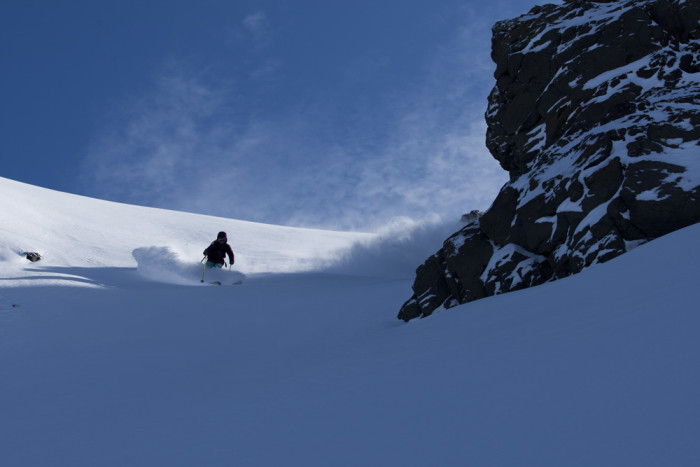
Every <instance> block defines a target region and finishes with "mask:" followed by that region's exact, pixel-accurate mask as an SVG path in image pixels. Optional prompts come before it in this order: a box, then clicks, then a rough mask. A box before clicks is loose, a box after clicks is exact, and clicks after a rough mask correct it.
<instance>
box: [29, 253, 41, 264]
mask: <svg viewBox="0 0 700 467" xmlns="http://www.w3.org/2000/svg"><path fill="white" fill-rule="evenodd" d="M26 257H27V259H28V260H29V261H31V262H32V263H36V262H37V261H39V260H40V259H41V255H40V254H39V253H37V252H35V251H28V252H26Z"/></svg>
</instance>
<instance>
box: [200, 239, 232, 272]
mask: <svg viewBox="0 0 700 467" xmlns="http://www.w3.org/2000/svg"><path fill="white" fill-rule="evenodd" d="M226 255H228V262H229V264H230V265H233V260H234V258H233V250H232V249H231V246H230V245H229V244H228V239H227V238H226V232H219V235H217V236H216V240H214V241H213V242H211V245H209V246H208V247H207V248H206V249H205V250H204V256H206V257H207V264H206V266H207V267H208V268H220V267H223V266H224V265H225V264H226Z"/></svg>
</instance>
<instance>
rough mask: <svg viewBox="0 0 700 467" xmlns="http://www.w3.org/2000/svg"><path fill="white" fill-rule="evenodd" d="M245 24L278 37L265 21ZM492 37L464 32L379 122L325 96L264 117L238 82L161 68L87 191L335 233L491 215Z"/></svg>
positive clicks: (103, 146)
mask: <svg viewBox="0 0 700 467" xmlns="http://www.w3.org/2000/svg"><path fill="white" fill-rule="evenodd" d="M244 24H245V26H246V28H248V30H249V32H250V33H251V34H259V37H258V39H260V40H261V41H262V40H264V37H265V36H266V35H268V34H269V21H268V20H267V17H266V16H265V15H264V13H256V14H254V15H250V16H248V17H247V18H246V19H245V21H244ZM488 27H489V26H487V25H486V24H484V25H483V28H488ZM488 39H489V34H488V31H484V30H483V29H482V30H475V27H474V25H471V26H470V28H466V27H465V28H464V29H462V30H460V31H457V32H456V33H455V34H454V36H453V37H452V39H451V40H450V41H449V42H448V43H445V44H444V45H443V46H442V48H441V49H440V50H438V51H436V53H435V56H434V58H433V60H432V62H431V63H429V64H427V65H426V68H425V70H426V71H425V73H424V75H423V76H422V77H421V79H420V80H418V81H416V83H415V84H414V85H413V86H412V87H410V88H406V89H401V90H400V92H393V93H390V94H391V97H387V98H386V103H385V105H386V109H384V110H385V111H384V112H383V113H382V115H381V118H380V117H377V116H376V115H372V111H373V109H372V107H371V106H369V107H367V112H366V113H363V112H362V110H361V109H362V107H354V108H353V109H350V107H352V106H351V104H350V103H348V102H345V101H343V102H333V101H332V100H331V101H329V100H328V99H327V97H328V96H326V95H319V96H317V97H316V99H315V100H311V101H310V100H308V99H306V100H304V101H303V102H301V101H300V102H297V103H295V104H290V105H289V106H288V107H285V108H283V109H280V110H279V111H278V112H275V113H266V114H265V113H259V112H256V111H251V110H250V109H248V108H245V107H241V106H240V105H239V100H238V99H237V96H236V88H235V86H220V85H216V84H212V82H211V81H209V80H207V79H205V78H204V77H202V76H199V75H196V74H193V73H191V72H190V71H189V70H188V69H187V67H186V66H172V65H171V66H168V67H165V68H164V69H163V71H162V74H161V76H160V77H159V79H157V80H156V82H155V84H154V86H153V88H152V90H151V92H149V93H146V94H144V95H142V96H138V97H137V98H135V99H134V101H133V102H132V103H131V104H129V105H127V106H125V108H123V109H121V110H119V111H118V112H117V114H118V118H117V119H116V120H115V121H113V122H112V123H111V124H109V125H105V128H104V131H103V132H102V133H101V134H100V135H99V136H98V137H96V138H95V141H94V143H93V144H92V146H91V147H90V149H89V151H88V153H87V156H86V158H85V164H84V174H85V179H86V183H88V184H89V185H90V186H91V187H92V190H91V191H92V192H93V193H95V195H96V196H102V197H106V198H110V199H115V200H119V201H124V202H129V203H135V204H144V205H152V206H160V207H166V208H172V209H180V210H187V211H195V212H201V213H206V214H213V215H219V216H224V217H234V218H239V219H246V220H253V221H261V222H271V223H281V224H292V225H307V226H317V227H327V228H338V229H359V230H374V229H376V228H378V227H380V226H382V225H385V224H386V223H388V222H390V221H391V220H392V219H394V218H396V217H401V216H405V217H410V218H413V219H421V218H428V217H431V216H435V215H439V216H442V217H443V218H458V217H459V215H460V214H462V213H464V212H468V211H469V210H471V209H485V208H487V207H488V205H489V204H490V202H491V201H492V200H493V198H494V197H495V195H496V193H497V192H498V190H499V189H500V187H501V185H502V184H503V183H504V182H505V179H506V174H505V172H503V171H502V170H501V169H500V167H499V166H498V164H497V163H496V161H495V160H494V159H493V158H492V157H491V155H490V154H489V153H488V151H487V149H486V147H485V144H484V139H485V131H486V127H485V123H484V117H483V114H484V111H485V109H486V101H485V99H486V94H487V92H488V90H489V88H490V87H491V85H492V83H491V76H490V75H491V71H492V65H491V63H490V61H489V59H488V53H487V52H488V49H489V44H488ZM368 60H369V61H370V62H371V63H382V58H381V56H380V55H377V54H375V55H373V56H372V57H370V58H369V59H368ZM366 65H367V61H365V62H364V65H362V66H366ZM349 75H352V72H351V71H349ZM344 106H347V108H346V107H344ZM344 110H348V115H349V114H350V113H351V114H352V115H351V116H350V117H348V115H346V114H345V113H344ZM351 110H352V111H351ZM341 114H342V117H343V118H342V119H340V123H339V122H338V119H339V118H340V117H338V116H339V115H341Z"/></svg>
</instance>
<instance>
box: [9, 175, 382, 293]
mask: <svg viewBox="0 0 700 467" xmlns="http://www.w3.org/2000/svg"><path fill="white" fill-rule="evenodd" d="M0 199H2V200H3V205H2V208H1V209H0V260H2V261H3V264H4V267H9V266H10V265H14V266H18V265H24V264H25V263H26V260H24V259H23V258H22V257H21V256H20V255H18V252H21V251H38V252H40V253H41V254H42V255H43V256H44V261H42V263H41V265H52V266H59V267H105V266H109V267H134V266H136V265H137V261H136V259H135V257H134V255H133V253H134V251H135V250H137V249H141V251H140V253H141V254H140V257H141V258H142V259H143V260H147V261H156V262H158V261H160V262H162V263H164V265H168V266H170V267H171V268H172V267H175V268H176V269H178V270H181V269H183V264H195V265H196V264H199V261H200V260H201V259H202V254H201V252H202V251H203V250H204V248H206V247H207V246H208V245H209V243H210V242H211V241H212V240H214V239H215V238H216V234H217V232H219V231H220V230H224V231H227V232H228V234H229V239H230V243H231V244H232V245H233V248H234V251H235V253H236V269H237V270H239V271H241V272H243V273H245V274H255V273H270V272H298V271H304V270H312V269H317V268H320V267H322V266H323V265H324V264H326V263H327V262H328V261H329V259H333V258H334V255H335V254H339V253H340V252H341V251H343V250H345V249H347V248H349V247H350V246H351V245H353V244H355V243H356V242H359V241H368V240H370V239H372V238H373V237H374V236H373V235H370V234H362V233H344V232H330V231H323V230H308V229H299V228H292V227H279V226H271V225H264V224H258V223H251V222H245V221H237V220H230V219H221V218H216V217H211V216H202V215H198V214H188V213H174V212H172V211H167V210H163V209H154V208H145V207H135V206H128V205H123V204H119V203H112V202H107V201H101V200H95V199H90V198H86V197H81V196H76V195H72V194H68V193H61V192H57V191H52V190H47V189H44V188H39V187H34V186H30V185H26V184H23V183H20V182H15V181H12V180H8V179H3V178H0ZM144 249H146V250H144ZM142 266H145V265H142ZM143 269H144V268H142V270H143ZM145 269H148V270H152V269H153V268H150V267H146V268H145ZM198 269H199V268H195V270H194V272H193V273H189V274H185V275H186V276H190V277H186V279H191V278H192V277H197V276H198V274H199V275H201V271H200V272H199V273H197V270H198ZM154 278H157V277H154Z"/></svg>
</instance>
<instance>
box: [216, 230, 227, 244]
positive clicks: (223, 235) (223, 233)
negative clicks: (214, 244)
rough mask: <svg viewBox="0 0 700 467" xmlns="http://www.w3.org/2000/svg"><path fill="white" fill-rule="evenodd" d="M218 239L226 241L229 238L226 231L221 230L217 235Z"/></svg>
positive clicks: (222, 241)
mask: <svg viewBox="0 0 700 467" xmlns="http://www.w3.org/2000/svg"><path fill="white" fill-rule="evenodd" d="M216 240H217V241H219V242H221V243H226V241H227V240H228V239H227V238H226V232H219V234H218V235H217V236H216Z"/></svg>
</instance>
